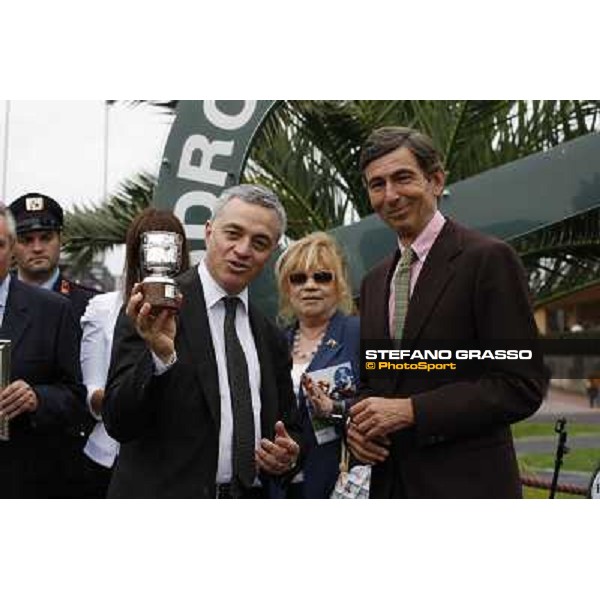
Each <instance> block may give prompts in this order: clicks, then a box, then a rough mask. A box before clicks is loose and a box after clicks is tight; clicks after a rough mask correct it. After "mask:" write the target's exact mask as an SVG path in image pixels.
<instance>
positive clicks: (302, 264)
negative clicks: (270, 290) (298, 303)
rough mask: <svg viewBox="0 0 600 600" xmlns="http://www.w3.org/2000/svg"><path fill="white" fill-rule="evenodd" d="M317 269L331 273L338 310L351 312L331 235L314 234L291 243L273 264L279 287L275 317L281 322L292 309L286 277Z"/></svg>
mask: <svg viewBox="0 0 600 600" xmlns="http://www.w3.org/2000/svg"><path fill="white" fill-rule="evenodd" d="M319 269H326V270H328V271H332V272H333V275H334V278H333V285H335V289H336V293H337V298H338V301H337V306H338V309H339V310H341V311H342V312H343V313H346V314H349V313H352V312H353V311H354V303H353V301H352V290H351V286H350V281H349V277H348V269H347V266H346V260H345V258H344V255H343V253H342V251H341V249H340V247H339V246H338V244H337V243H336V241H335V240H334V239H333V238H332V237H331V236H329V235H328V234H326V233H324V232H322V231H317V232H315V233H311V234H309V235H307V236H305V237H303V238H301V239H299V240H297V241H295V242H293V243H292V244H291V245H290V246H289V247H288V248H287V250H286V251H285V252H284V253H283V254H282V255H281V256H280V257H279V259H278V260H277V263H276V264H275V277H276V278H277V287H278V288H279V317H280V318H281V319H282V320H283V321H284V322H287V323H289V322H290V321H292V320H293V319H294V310H293V308H292V305H291V303H290V274H291V273H295V272H297V271H301V272H306V271H316V270H319Z"/></svg>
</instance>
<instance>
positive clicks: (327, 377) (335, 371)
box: [306, 361, 356, 445]
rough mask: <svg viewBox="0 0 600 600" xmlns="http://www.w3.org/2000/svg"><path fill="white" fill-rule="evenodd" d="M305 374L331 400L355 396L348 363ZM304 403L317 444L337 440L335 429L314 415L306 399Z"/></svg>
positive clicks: (329, 423)
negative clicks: (306, 405) (306, 406)
mask: <svg viewBox="0 0 600 600" xmlns="http://www.w3.org/2000/svg"><path fill="white" fill-rule="evenodd" d="M306 374H307V375H308V376H309V377H310V378H311V379H312V380H313V381H314V383H315V385H318V386H319V387H320V388H321V389H322V390H323V391H324V392H325V393H326V394H327V395H328V396H329V397H330V398H332V399H333V400H343V399H347V398H351V397H352V396H354V395H355V394H356V377H355V375H354V371H353V369H352V364H351V363H350V362H349V361H347V362H343V363H340V364H339V365H334V366H332V367H326V368H324V369H318V370H317V371H307V372H306ZM306 402H307V404H308V409H309V410H308V412H309V414H310V420H311V422H312V426H313V430H314V432H315V437H316V438H317V443H318V444H319V445H322V444H326V443H327V442H332V441H333V440H336V439H338V438H339V437H340V434H339V432H338V430H337V429H336V427H335V426H334V425H332V424H331V422H330V421H328V420H327V419H323V418H320V417H318V416H316V415H315V414H314V411H313V409H312V404H311V402H310V400H309V399H308V398H307V399H306Z"/></svg>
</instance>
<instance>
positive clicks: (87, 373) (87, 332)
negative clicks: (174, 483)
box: [80, 292, 123, 468]
mask: <svg viewBox="0 0 600 600" xmlns="http://www.w3.org/2000/svg"><path fill="white" fill-rule="evenodd" d="M122 303H123V296H122V293H121V292H108V293H106V294H98V295H96V296H94V297H93V298H91V299H90V301H89V302H88V305H87V308H86V311H85V313H84V315H83V317H81V327H82V329H83V336H82V338H81V352H80V356H81V371H82V374H83V383H84V384H85V386H86V388H87V404H88V408H89V410H90V412H91V414H92V415H93V416H94V417H95V418H96V419H97V420H98V423H96V426H95V427H94V430H93V431H92V433H91V434H90V436H89V438H88V441H87V444H86V445H85V448H84V449H83V451H84V453H85V454H86V456H87V457H88V458H90V459H91V460H93V461H94V462H96V463H98V464H100V465H102V466H104V467H107V468H110V467H112V465H113V463H114V462H115V458H116V456H117V454H118V453H119V443H118V442H117V441H116V440H114V439H113V438H111V437H110V436H109V435H108V433H107V432H106V429H105V427H104V423H102V420H101V417H100V415H97V414H95V413H94V411H93V410H92V407H91V404H90V401H91V398H92V394H93V392H94V390H98V389H104V388H105V387H106V376H107V375H108V368H109V366H110V353H111V349H112V342H113V333H114V329H115V323H116V322H117V317H118V316H119V310H120V309H121V305H122Z"/></svg>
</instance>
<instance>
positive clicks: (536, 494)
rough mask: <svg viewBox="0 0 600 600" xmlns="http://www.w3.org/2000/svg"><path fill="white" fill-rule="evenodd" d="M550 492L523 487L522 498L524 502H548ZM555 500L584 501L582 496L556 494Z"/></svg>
mask: <svg viewBox="0 0 600 600" xmlns="http://www.w3.org/2000/svg"><path fill="white" fill-rule="evenodd" d="M549 495H550V490H539V489H538V488H530V487H525V486H523V498H524V499H525V500H540V499H541V500H548V496H549ZM556 499H557V500H561V499H562V500H585V498H584V497H583V496H571V494H563V493H558V494H556Z"/></svg>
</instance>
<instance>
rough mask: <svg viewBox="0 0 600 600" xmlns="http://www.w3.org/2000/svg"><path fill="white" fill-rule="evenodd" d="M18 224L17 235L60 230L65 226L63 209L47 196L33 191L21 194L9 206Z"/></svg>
mask: <svg viewBox="0 0 600 600" xmlns="http://www.w3.org/2000/svg"><path fill="white" fill-rule="evenodd" d="M8 208H9V209H10V212H11V213H12V215H13V217H14V218H15V222H16V225H17V235H21V234H23V233H29V232H30V231H60V230H61V229H62V226H63V209H62V208H61V207H60V204H59V203H58V202H57V201H56V200H53V199H52V198H50V196H46V195H45V194H38V193H36V192H31V193H29V194H25V195H23V196H19V197H18V198H17V199H16V200H14V201H13V202H12V203H11V204H10V205H9V207H8Z"/></svg>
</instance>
